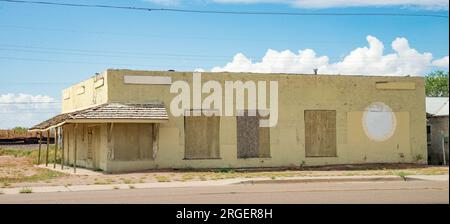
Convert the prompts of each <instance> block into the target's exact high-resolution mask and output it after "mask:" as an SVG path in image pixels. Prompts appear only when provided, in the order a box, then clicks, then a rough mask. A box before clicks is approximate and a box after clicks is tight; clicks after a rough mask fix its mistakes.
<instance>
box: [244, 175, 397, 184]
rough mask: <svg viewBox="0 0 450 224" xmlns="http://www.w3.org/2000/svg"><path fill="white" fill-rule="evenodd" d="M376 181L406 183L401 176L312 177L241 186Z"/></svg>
mask: <svg viewBox="0 0 450 224" xmlns="http://www.w3.org/2000/svg"><path fill="white" fill-rule="evenodd" d="M375 181H405V179H403V178H402V177H400V176H381V177H380V176H378V177H312V178H311V177H310V178H295V179H294V178H292V179H288V178H286V179H270V180H246V181H241V182H239V184H273V183H280V184H282V183H324V182H334V183H335V182H375Z"/></svg>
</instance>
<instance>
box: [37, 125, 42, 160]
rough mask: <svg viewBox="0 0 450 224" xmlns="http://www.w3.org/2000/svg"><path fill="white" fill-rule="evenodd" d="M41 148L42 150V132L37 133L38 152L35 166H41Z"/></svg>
mask: <svg viewBox="0 0 450 224" xmlns="http://www.w3.org/2000/svg"><path fill="white" fill-rule="evenodd" d="M41 148H42V131H39V151H38V161H37V164H38V165H40V164H41Z"/></svg>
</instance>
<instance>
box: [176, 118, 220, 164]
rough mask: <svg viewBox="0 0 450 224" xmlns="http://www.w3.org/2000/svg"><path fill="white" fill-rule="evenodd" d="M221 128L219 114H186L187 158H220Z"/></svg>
mask: <svg viewBox="0 0 450 224" xmlns="http://www.w3.org/2000/svg"><path fill="white" fill-rule="evenodd" d="M191 114H192V113H191ZM219 129H220V117H219V116H209V117H208V116H204V115H203V114H202V115H201V116H186V117H185V118H184V132H185V156H184V157H185V159H219V158H220V147H219V144H220V142H219Z"/></svg>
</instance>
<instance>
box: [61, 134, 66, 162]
mask: <svg viewBox="0 0 450 224" xmlns="http://www.w3.org/2000/svg"><path fill="white" fill-rule="evenodd" d="M60 135H61V170H63V169H64V144H65V142H66V138H64V127H63V126H61V133H60Z"/></svg>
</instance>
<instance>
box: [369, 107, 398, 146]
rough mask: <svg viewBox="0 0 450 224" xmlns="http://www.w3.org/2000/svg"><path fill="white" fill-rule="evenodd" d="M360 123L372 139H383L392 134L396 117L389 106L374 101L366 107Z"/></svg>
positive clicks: (395, 124)
mask: <svg viewBox="0 0 450 224" xmlns="http://www.w3.org/2000/svg"><path fill="white" fill-rule="evenodd" d="M362 123H363V128H364V132H365V133H366V135H367V137H369V138H370V139H372V140H374V141H385V140H387V139H389V138H390V137H392V135H393V134H394V132H395V129H396V126H397V119H396V118H395V114H394V113H393V112H392V110H391V108H390V107H389V106H387V105H386V104H384V103H382V102H376V103H372V104H370V105H369V106H368V107H367V108H366V111H365V112H364V115H363V117H362Z"/></svg>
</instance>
